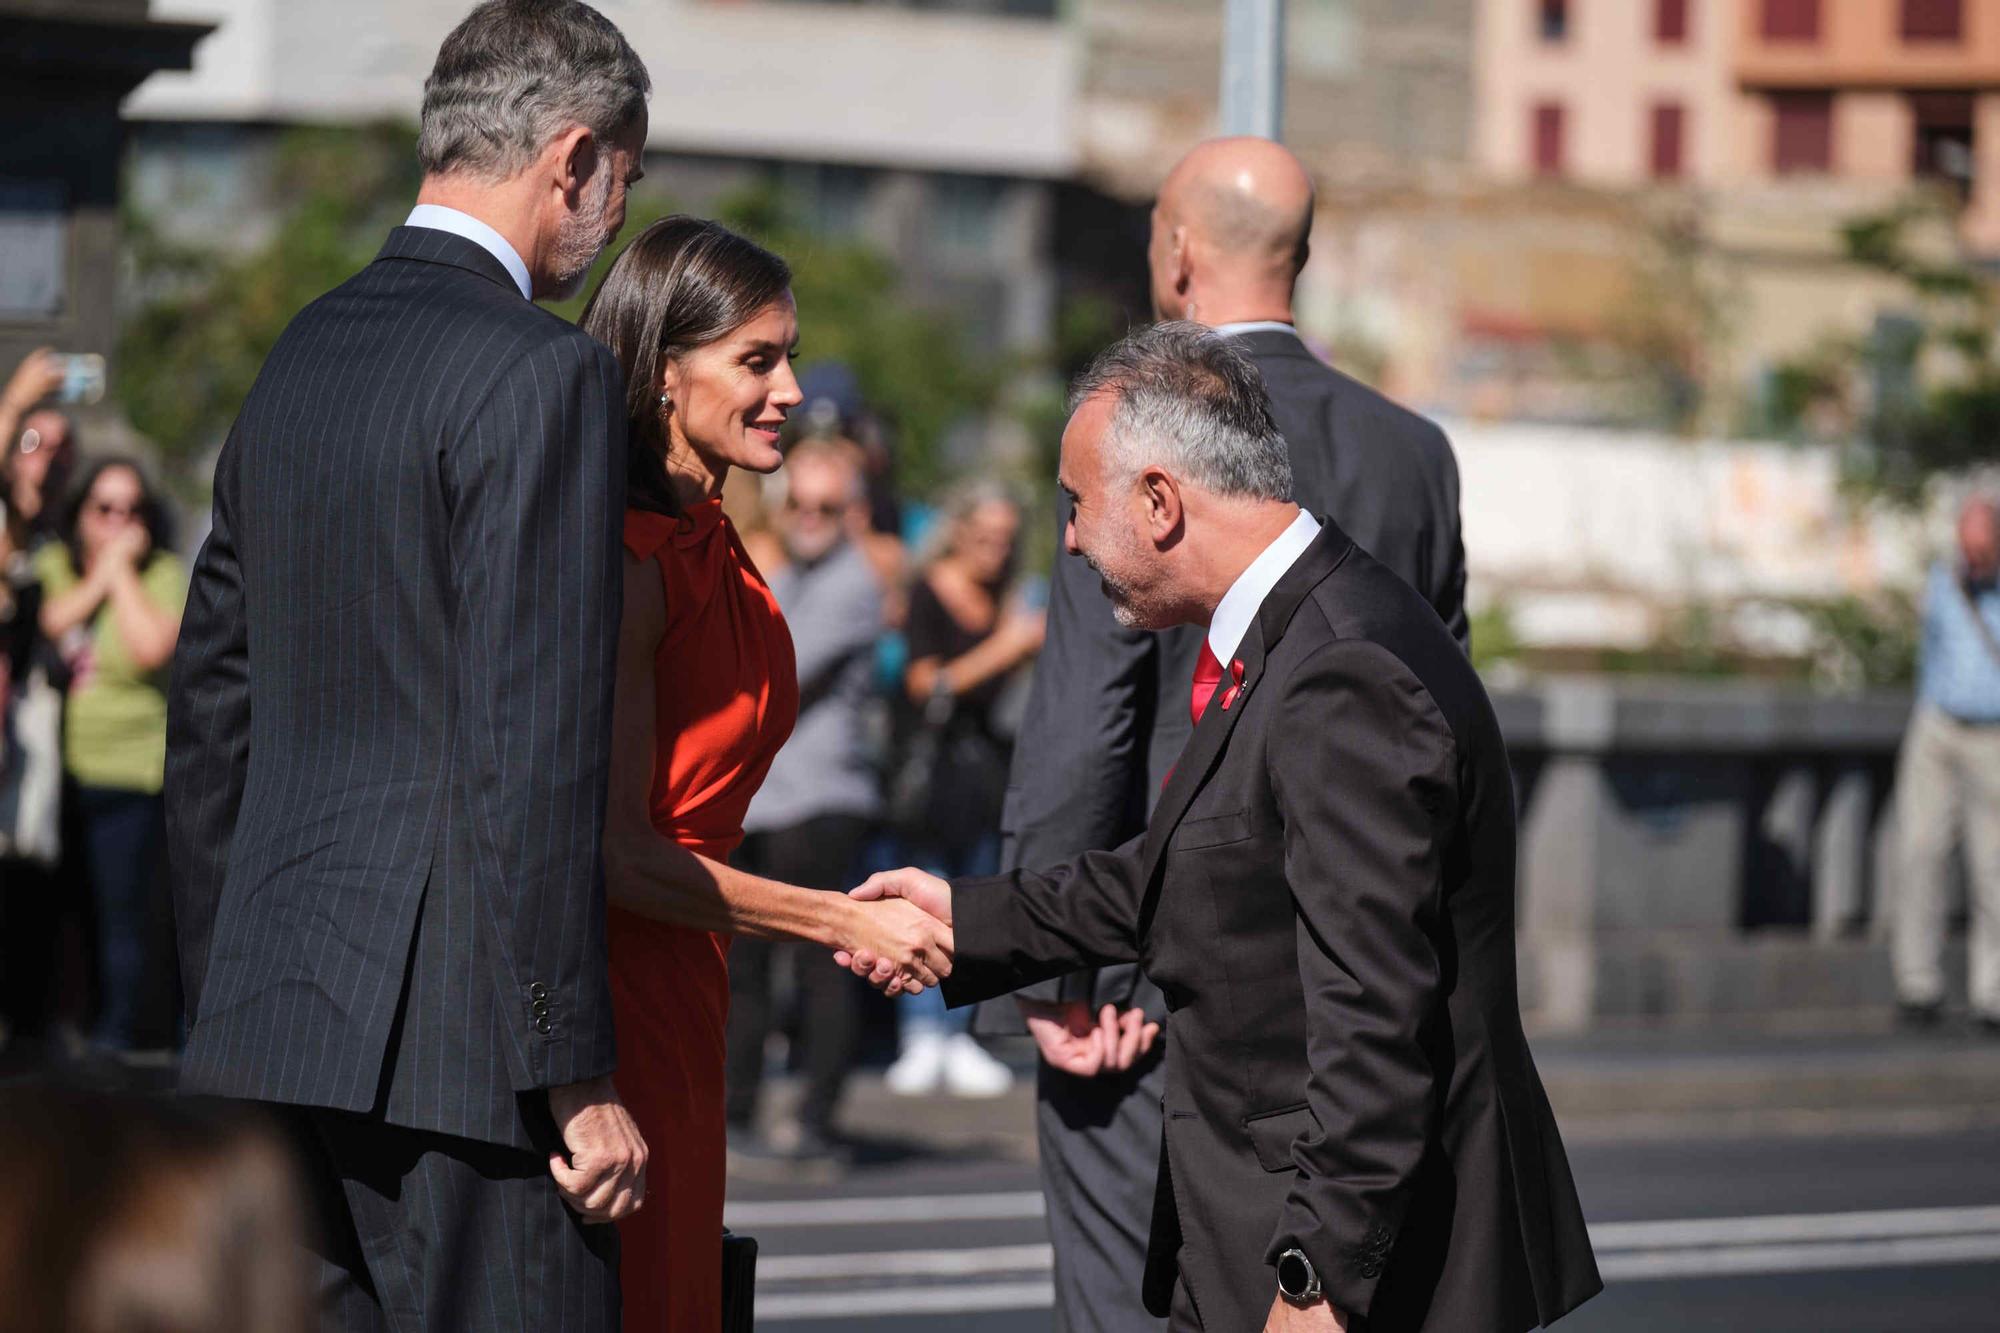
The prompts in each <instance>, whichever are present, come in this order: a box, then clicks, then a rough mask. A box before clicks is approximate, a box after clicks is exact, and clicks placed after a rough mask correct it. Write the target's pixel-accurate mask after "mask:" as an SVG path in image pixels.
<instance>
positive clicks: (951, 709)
mask: <svg viewBox="0 0 2000 1333" xmlns="http://www.w3.org/2000/svg"><path fill="white" fill-rule="evenodd" d="M939 523H940V527H941V531H942V545H941V549H940V553H939V554H938V555H937V556H936V557H935V558H934V559H932V560H931V561H929V562H928V563H927V564H926V566H925V567H924V569H923V570H922V572H921V573H920V575H919V576H918V578H917V580H916V582H915V584H914V585H913V586H912V587H911V589H910V610H909V623H908V626H907V628H906V629H905V637H906V639H907V640H908V645H909V665H908V666H907V667H905V669H904V675H903V686H904V690H905V692H906V694H907V695H908V698H909V702H910V703H911V705H913V706H914V708H915V709H916V711H917V714H918V716H917V721H916V731H915V734H914V735H913V736H912V737H911V738H910V741H909V744H908V752H907V754H906V757H905V759H904V768H903V771H902V772H901V773H899V774H898V777H897V783H896V787H897V793H896V795H897V804H898V806H899V809H898V811H897V815H898V819H899V822H900V823H901V824H902V826H903V832H904V835H905V838H906V839H907V841H908V844H909V845H908V848H907V850H908V851H909V853H910V855H911V856H912V857H913V858H914V859H915V860H916V861H917V862H918V863H919V864H922V865H924V866H925V867H927V868H929V869H931V870H932V872H933V873H935V874H939V875H944V876H946V877H949V876H950V875H985V874H991V873H993V872H995V871H996V870H998V869H999V865H1000V811H1001V804H1002V801H1003V799H1004V797H1005V794H1006V788H1007V765H1008V761H1009V758H1010V757H1011V754H1012V747H1011V744H1010V742H1009V739H1008V738H1007V737H1006V736H1003V735H1002V734H1001V732H1002V728H1001V727H1000V726H999V725H998V720H997V718H996V712H997V707H998V705H999V703H1000V699H1001V693H1002V691H1003V690H1004V689H1005V688H1006V686H1007V683H1008V681H1009V679H1010V678H1011V677H1012V676H1013V674H1014V672H1015V671H1016V670H1017V669H1018V668H1020V667H1022V666H1024V665H1025V664H1027V663H1028V662H1030V661H1032V660H1033V659H1034V656H1035V654H1036V653H1038V652H1040V651H1041V647H1042V634H1043V622H1044V613H1043V612H1042V611H1040V610H1038V609H1031V608H1029V607H1027V606H1026V605H1024V604H1023V603H1022V602H1021V601H1020V600H1019V599H1018V598H1017V597H1016V596H1015V594H1014V590H1013V589H1012V586H1011V585H1012V583H1013V574H1014V560H1015V554H1016V551H1015V548H1016V544H1017V541H1018V539H1019V537H1020V531H1021V511H1020V507H1019V506H1018V505H1017V504H1015V502H1014V500H1013V499H1012V497H1010V496H1009V495H1008V494H1007V493H1006V492H1005V491H1004V490H1002V489H1000V488H998V487H996V486H992V485H987V484H979V485H973V486H970V487H967V488H965V489H963V490H961V491H959V492H958V493H957V494H956V495H955V496H954V497H952V499H951V500H950V501H949V502H948V503H947V505H946V506H945V512H944V514H943V516H942V517H941V518H940V520H939ZM947 868H948V869H947ZM898 1004H899V1006H900V1008H899V1017H900V1020H901V1027H902V1042H901V1051H900V1053H899V1054H898V1056H897V1058H896V1062H895V1064H894V1065H892V1066H891V1067H890V1069H889V1074H888V1083H889V1087H890V1089H891V1090H892V1091H895V1092H897V1093H900V1094H903V1095H906V1096H918V1095H922V1094H925V1093H929V1092H932V1091H935V1090H936V1089H937V1088H938V1086H939V1085H940V1084H942V1085H943V1086H944V1087H945V1088H946V1089H947V1090H948V1091H950V1092H952V1093H954V1094H956V1095H959V1096H997V1095H999V1094H1000V1093H1002V1092H1005V1091H1006V1090H1007V1087H1008V1086H1009V1085H1010V1084H1011V1082H1012V1081H1013V1080H1012V1075H1011V1074H1010V1073H1009V1072H1008V1070H1007V1067H1006V1066H1005V1065H1003V1064H1001V1063H1000V1062H999V1061H997V1060H995V1059H993V1057H992V1056H990V1055H988V1054H987V1053H986V1051H985V1050H984V1049H983V1048H982V1047H981V1046H980V1045H979V1044H978V1043H977V1042H976V1041H974V1040H973V1038H972V1036H971V1034H970V1033H968V1032H967V1031H966V1025H967V1020H968V1019H969V1017H970V1012H969V1011H965V1010H961V1011H958V1012H956V1013H951V1012H948V1011H947V1010H946V1009H945V1007H944V999H943V996H942V994H941V993H940V992H938V991H936V990H929V991H925V992H924V993H922V994H920V995H915V996H907V997H904V998H903V999H901V1000H900V1001H898Z"/></svg>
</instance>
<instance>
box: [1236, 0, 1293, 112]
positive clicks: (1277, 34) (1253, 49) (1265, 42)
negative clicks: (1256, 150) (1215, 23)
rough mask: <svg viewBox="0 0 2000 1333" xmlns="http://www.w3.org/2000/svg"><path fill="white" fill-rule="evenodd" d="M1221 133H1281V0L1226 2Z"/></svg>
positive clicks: (1283, 10)
mask: <svg viewBox="0 0 2000 1333" xmlns="http://www.w3.org/2000/svg"><path fill="white" fill-rule="evenodd" d="M1224 4H1225V5H1226V6H1227V10H1228V12H1227V13H1226V14H1225V15H1224V18H1223V25H1224V26H1223V34H1222V117H1221V119H1222V132H1223V133H1224V134H1254V135H1256V136H1258V137H1259V138H1263V139H1282V138H1283V137H1284V134H1285V0H1224Z"/></svg>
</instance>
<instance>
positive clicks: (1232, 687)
mask: <svg viewBox="0 0 2000 1333" xmlns="http://www.w3.org/2000/svg"><path fill="white" fill-rule="evenodd" d="M1241 693H1243V659H1242V658H1240V657H1239V658H1237V659H1236V660H1234V661H1232V662H1231V663H1230V664H1229V688H1228V689H1226V690H1224V691H1223V692H1222V711H1223V712H1225V713H1226V712H1228V711H1229V705H1231V704H1233V703H1235V702H1236V696H1237V695H1239V694H1241Z"/></svg>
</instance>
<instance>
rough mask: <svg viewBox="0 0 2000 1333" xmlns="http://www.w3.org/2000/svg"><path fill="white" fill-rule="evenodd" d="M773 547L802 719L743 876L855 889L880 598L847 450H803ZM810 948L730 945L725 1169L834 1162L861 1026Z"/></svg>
mask: <svg viewBox="0 0 2000 1333" xmlns="http://www.w3.org/2000/svg"><path fill="white" fill-rule="evenodd" d="M783 478H784V499H783V501H782V503H781V504H780V505H779V507H778V512H777V536H778V538H779V540H780V541H781V542H782V543H783V546H784V563H783V564H782V566H781V567H780V568H779V569H778V570H777V572H775V573H773V574H771V575H770V584H771V591H772V592H773V593H774V594H775V595H776V597H777V599H778V605H779V608H780V609H781V610H783V612H784V613H785V622H786V624H787V625H789V626H790V627H791V632H792V645H793V649H794V651H795V652H796V654H797V657H798V679H799V721H798V725H797V726H796V727H795V728H793V730H792V736H791V739H790V740H789V741H787V742H786V743H785V747H784V748H783V749H782V750H780V751H779V752H778V757H777V759H776V761H775V762H774V763H773V764H772V765H771V771H770V774H769V776H767V777H766V778H765V779H764V785H763V787H762V788H761V789H760V790H759V791H758V793H757V795H756V796H755V797H754V798H753V799H752V800H751V802H750V810H749V813H748V815H747V816H746V817H745V818H744V821H743V827H744V831H745V834H746V837H745V839H744V843H743V849H742V852H741V855H740V859H741V862H742V864H743V866H744V868H745V869H747V870H750V871H751V872H752V873H754V874H759V875H764V876H766V877H768V878H771V879H777V880H783V881H785V882H786V883H790V884H799V885H803V886H805V887H806V888H809V889H834V890H839V889H845V888H847V887H848V886H849V885H850V884H852V883H853V882H854V877H855V876H854V871H855V867H856V864H857V860H858V857H859V855H860V851H861V847H862V843H863V841H864V839H866V837H867V836H868V833H869V830H870V827H871V825H872V824H873V822H874V821H875V819H876V817H877V816H878V815H879V814H880V813H881V803H882V796H881V789H880V782H879V780H878V778H877V775H876V771H875V766H874V756H873V754H872V753H871V747H870V737H869V731H868V713H869V708H870V705H871V703H872V695H873V680H872V675H873V664H874V657H875V641H876V639H877V638H878V637H880V635H881V632H882V595H881V591H880V589H879V588H878V587H877V585H876V581H875V576H874V573H873V571H872V570H870V568H869V565H868V560H867V558H866V557H865V556H864V555H863V553H862V551H861V548H860V547H859V546H858V545H857V544H856V543H855V542H854V541H853V540H852V538H851V537H850V536H849V534H848V531H847V528H846V517H847V515H848V513H849V512H850V511H851V510H852V508H853V507H854V504H855V502H856V501H857V500H858V499H859V498H861V496H862V494H863V492H862V485H861V472H860V468H859V465H858V460H857V458H856V456H855V454H854V451H853V450H852V449H851V448H850V447H848V446H847V445H845V444H844V443H842V442H839V441H835V440H816V439H809V440H807V441H805V442H804V443H802V444H800V445H797V446H795V447H794V448H793V450H792V451H791V453H790V455H789V456H788V457H787V459H786V461H785V471H784V473H783ZM823 955H824V950H821V949H818V948H815V947H814V946H811V945H806V944H798V943H781V942H775V941H770V940H761V939H751V938H747V937H745V938H741V939H738V940H737V941H736V942H735V944H734V946H733V947H732V948H731V950H730V954H729V989H730V1010H729V1071H728V1090H729V1091H728V1107H727V1112H728V1118H729V1144H730V1155H731V1160H732V1162H733V1163H734V1164H735V1165H736V1166H737V1167H738V1168H739V1169H742V1168H744V1167H749V1168H751V1169H753V1170H754V1169H755V1168H756V1167H757V1166H758V1165H760V1164H777V1165H783V1166H785V1167H787V1168H789V1167H791V1166H792V1165H795V1164H806V1163H821V1164H833V1165H837V1164H839V1162H840V1160H841V1158H842V1152H841V1148H840V1145H839V1140H838V1138H837V1136H836V1134H835V1131H834V1120H835V1115H836V1113H837V1111H838V1109H839V1102H840V1094H841V1089H842V1087H843V1085H844V1084H845V1082H846V1079H847V1071H848V1066H849V1065H850V1064H851V1063H852V1061H853V1058H854V1051H855V1045H856V1035H857V1029H858V1026H859V1022H860V1009H859V1001H860V999H861V995H860V993H859V992H858V991H857V990H856V988H855V986H856V983H855V979H854V978H853V977H851V976H849V975H847V974H846V973H845V972H842V971H840V970H839V969H837V968H830V967H827V966H826V959H825V957H824V956H823ZM785 967H789V968H791V969H792V976H793V979H794V982H795V989H796V993H797V994H798V996H799V1029H798V1031H799V1042H800V1046H801V1048H802V1049H803V1052H804V1060H803V1064H804V1067H805V1072H806V1094H805V1099H804V1101H803V1103H802V1104H801V1105H800V1107H799V1110H798V1116H797V1123H796V1125H795V1126H793V1127H791V1128H792V1131H793V1132H791V1133H788V1134H786V1135H785V1136H783V1137H782V1138H776V1137H774V1138H773V1139H771V1140H768V1141H767V1140H766V1139H765V1138H763V1137H762V1136H761V1135H760V1134H759V1133H758V1132H757V1128H756V1124H757V1097H758V1091H759V1088H760V1085H761V1080H762V1074H763V1067H764V1047H765V1042H766V1039H767V1038H768V1037H769V1035H770V1032H771V1028H772V1026H773V1020H774V1002H775V989H776V987H775V983H776V982H777V981H778V980H779V977H778V975H777V974H778V972H779V971H780V969H781V968H785Z"/></svg>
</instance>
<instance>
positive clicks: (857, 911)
mask: <svg viewBox="0 0 2000 1333" xmlns="http://www.w3.org/2000/svg"><path fill="white" fill-rule="evenodd" d="M842 907H843V908H844V909H845V910H844V911H842V912H840V913H839V914H838V918H839V919H838V922H837V927H836V933H835V938H836V939H837V940H838V941H839V943H838V944H837V945H836V947H835V949H834V954H833V961H834V962H835V963H836V964H838V965H839V966H841V967H844V968H847V969H848V970H849V971H851V972H853V973H854V975H855V976H857V977H861V978H863V979H865V980H866V981H867V982H868V983H869V984H870V985H872V986H874V987H875V988H876V989H877V990H879V991H881V992H882V993H883V994H884V995H890V996H895V995H917V994H921V993H922V991H923V989H924V987H926V986H935V985H938V984H939V983H940V982H942V981H943V980H944V979H945V978H946V977H948V976H950V975H951V955H952V942H951V885H949V884H947V883H946V882H945V881H943V880H941V879H939V878H938V877H937V876H936V875H927V874H925V873H924V872H923V871H921V870H916V869H910V868H905V869H902V870H885V871H882V872H881V873H880V874H876V875H871V876H869V877H868V881H867V882H866V883H864V884H863V885H861V887H859V888H857V889H853V890H851V891H849V893H848V895H847V901H846V902H845V903H844V904H842Z"/></svg>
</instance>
